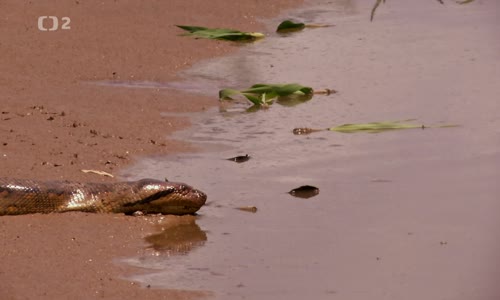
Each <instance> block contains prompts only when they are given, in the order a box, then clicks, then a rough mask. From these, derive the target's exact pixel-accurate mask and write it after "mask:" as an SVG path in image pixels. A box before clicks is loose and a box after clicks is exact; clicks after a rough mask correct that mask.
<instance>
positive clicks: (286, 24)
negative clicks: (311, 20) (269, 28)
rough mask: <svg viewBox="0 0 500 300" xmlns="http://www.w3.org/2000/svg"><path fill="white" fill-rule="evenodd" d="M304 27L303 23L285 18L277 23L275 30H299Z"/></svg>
mask: <svg viewBox="0 0 500 300" xmlns="http://www.w3.org/2000/svg"><path fill="white" fill-rule="evenodd" d="M305 27H306V24H304V23H295V22H293V21H290V20H285V21H283V22H281V23H280V24H279V25H278V28H277V29H276V31H277V32H288V31H299V30H302V29H304V28H305Z"/></svg>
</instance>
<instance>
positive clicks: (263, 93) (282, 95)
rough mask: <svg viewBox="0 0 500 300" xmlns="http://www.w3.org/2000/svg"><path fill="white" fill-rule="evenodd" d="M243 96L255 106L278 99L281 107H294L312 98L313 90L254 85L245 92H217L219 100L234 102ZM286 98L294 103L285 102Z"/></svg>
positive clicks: (281, 85) (285, 86)
mask: <svg viewBox="0 0 500 300" xmlns="http://www.w3.org/2000/svg"><path fill="white" fill-rule="evenodd" d="M236 96H243V97H245V98H246V99H248V100H249V101H250V102H252V103H253V104H254V105H256V106H260V105H270V104H272V103H273V102H274V100H275V99H278V100H280V99H281V101H280V103H281V104H283V105H289V106H291V105H295V104H298V103H302V102H304V101H307V100H309V99H311V98H312V96H313V89H312V88H311V87H308V86H303V85H300V84H296V83H289V84H264V83H259V84H254V85H253V86H251V87H250V88H248V89H245V90H235V89H223V90H220V91H219V100H220V101H222V100H234V97H236ZM287 98H289V99H293V100H294V101H285V100H286V99H287Z"/></svg>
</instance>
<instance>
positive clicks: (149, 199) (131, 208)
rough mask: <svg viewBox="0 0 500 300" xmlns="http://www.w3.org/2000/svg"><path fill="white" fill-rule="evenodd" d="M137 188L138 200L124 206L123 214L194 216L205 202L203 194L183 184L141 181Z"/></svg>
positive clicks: (152, 180)
mask: <svg viewBox="0 0 500 300" xmlns="http://www.w3.org/2000/svg"><path fill="white" fill-rule="evenodd" d="M137 188H138V192H137V195H139V199H135V200H134V201H131V202H129V203H127V204H125V205H124V206H126V212H125V213H128V214H132V213H134V212H136V211H141V212H143V213H145V214H157V213H161V214H172V215H184V214H194V213H195V212H196V211H198V210H199V209H200V208H201V207H202V206H203V205H204V204H205V202H206V200H207V195H206V194H205V193H203V192H202V191H200V190H197V189H194V188H193V187H191V186H189V185H187V184H185V183H179V182H165V181H159V180H154V179H142V180H139V181H138V186H137Z"/></svg>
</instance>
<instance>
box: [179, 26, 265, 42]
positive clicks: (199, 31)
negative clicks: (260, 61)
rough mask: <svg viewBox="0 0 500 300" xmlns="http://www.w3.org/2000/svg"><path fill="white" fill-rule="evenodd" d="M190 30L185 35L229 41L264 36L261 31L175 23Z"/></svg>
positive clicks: (254, 38)
mask: <svg viewBox="0 0 500 300" xmlns="http://www.w3.org/2000/svg"><path fill="white" fill-rule="evenodd" d="M175 26H177V27H179V28H181V29H184V30H186V31H188V33H186V34H185V35H187V36H193V37H195V38H204V39H214V40H228V41H252V40H256V39H258V38H263V37H264V34H262V33H260V32H242V31H238V30H234V29H227V28H207V27H200V26H187V25H175Z"/></svg>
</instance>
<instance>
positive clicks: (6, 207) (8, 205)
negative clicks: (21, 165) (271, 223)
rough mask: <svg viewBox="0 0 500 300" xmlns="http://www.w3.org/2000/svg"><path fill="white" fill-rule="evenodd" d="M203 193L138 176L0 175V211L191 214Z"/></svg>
mask: <svg viewBox="0 0 500 300" xmlns="http://www.w3.org/2000/svg"><path fill="white" fill-rule="evenodd" d="M206 199H207V196H206V195H205V193H203V192H201V191H199V190H196V189H194V188H192V187H191V186H189V185H187V184H184V183H176V182H169V181H160V180H155V179H141V180H138V181H125V182H115V183H79V182H72V181H38V180H28V179H13V178H0V215H20V214H32V213H53V212H68V211H82V212H93V213H94V212H95V213H124V214H133V213H135V212H137V211H140V212H143V213H145V214H156V213H161V214H173V215H183V214H194V213H195V212H196V211H198V209H200V207H201V206H203V205H204V204H205V201H206Z"/></svg>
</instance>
